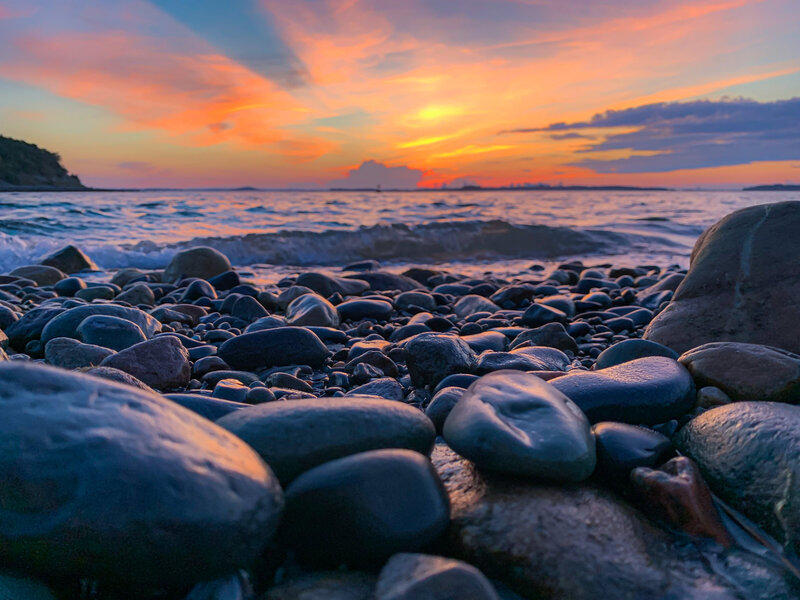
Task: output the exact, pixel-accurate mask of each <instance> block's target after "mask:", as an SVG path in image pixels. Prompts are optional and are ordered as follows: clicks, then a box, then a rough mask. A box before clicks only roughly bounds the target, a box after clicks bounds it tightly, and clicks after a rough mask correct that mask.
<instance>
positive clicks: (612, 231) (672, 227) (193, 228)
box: [0, 190, 800, 280]
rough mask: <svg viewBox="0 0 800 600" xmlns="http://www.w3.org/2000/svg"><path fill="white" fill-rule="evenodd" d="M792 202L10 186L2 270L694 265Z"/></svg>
mask: <svg viewBox="0 0 800 600" xmlns="http://www.w3.org/2000/svg"><path fill="white" fill-rule="evenodd" d="M785 200H800V192H735V191H714V192H711V191H670V192H649V191H647V192H645V191H625V192H608V191H559V190H551V191H447V192H445V191H436V192H428V191H418V192H383V193H374V192H322V191H320V192H294V191H250V190H247V191H244V190H243V191H202V190H180V191H136V192H86V193H84V192H69V193H62V192H0V269H2V271H3V272H8V271H9V270H11V269H13V268H15V267H17V266H20V265H24V264H31V263H34V262H36V261H38V260H39V259H41V258H42V257H43V256H45V255H47V254H48V253H50V252H52V251H53V250H56V249H58V248H60V247H62V246H64V245H66V244H75V245H76V246H78V247H80V248H81V249H82V250H84V251H85V252H86V253H87V254H89V256H90V257H92V258H93V259H94V261H95V262H96V263H97V264H98V265H99V266H100V267H101V268H102V269H117V268H122V267H131V266H132V267H140V268H160V267H163V266H165V265H166V264H167V262H168V261H169V259H170V257H171V256H172V255H173V254H174V253H175V252H177V251H178V250H180V249H182V248H186V247H189V246H193V245H199V244H202V245H208V246H213V247H215V248H218V249H219V250H221V251H222V252H224V253H225V254H226V255H227V256H228V257H229V258H230V259H231V262H232V263H233V264H234V265H238V266H240V267H249V270H250V271H251V273H252V275H253V276H254V277H255V278H256V279H259V280H272V279H274V278H276V277H279V276H281V274H283V273H285V272H287V271H292V270H295V271H296V270H297V269H298V268H303V269H305V268H311V267H320V266H321V267H334V266H343V265H345V264H346V263H349V262H353V261H358V260H363V259H372V258H374V259H377V260H380V261H381V262H382V263H384V264H386V265H387V266H388V267H389V268H396V269H400V268H403V267H404V266H406V265H408V264H409V263H413V264H417V265H423V264H424V265H440V266H443V267H446V268H451V269H455V270H458V271H459V272H462V273H466V274H469V273H474V274H478V273H482V272H485V271H491V272H493V273H497V274H504V275H508V276H512V275H515V274H519V273H523V272H524V271H525V270H527V269H528V268H529V267H530V265H531V264H532V263H533V262H537V263H540V264H548V263H553V262H556V261H563V260H568V259H582V260H584V262H587V264H599V263H604V262H610V263H613V264H626V265H634V264H656V265H660V266H667V265H671V264H678V265H681V266H687V265H688V261H689V255H690V252H691V249H692V245H693V244H694V241H695V239H696V238H697V236H698V235H699V234H700V233H701V232H702V231H703V230H704V229H705V228H706V227H708V226H709V225H711V224H713V223H714V222H715V221H717V220H718V219H720V218H721V217H723V216H724V215H726V214H728V213H730V212H732V211H734V210H736V209H739V208H742V207H745V206H750V205H754V204H762V203H768V202H779V201H785Z"/></svg>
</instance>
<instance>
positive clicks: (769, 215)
mask: <svg viewBox="0 0 800 600" xmlns="http://www.w3.org/2000/svg"><path fill="white" fill-rule="evenodd" d="M797 231H800V202H779V203H775V204H764V205H760V206H751V207H749V208H745V209H742V210H739V211H736V212H734V213H732V214H730V215H728V216H727V217H725V218H724V219H722V220H721V221H719V222H718V223H716V224H715V225H712V226H711V227H710V228H709V229H707V230H706V231H705V232H704V233H703V234H702V235H701V236H700V237H699V238H698V240H697V242H696V243H695V246H694V250H693V251H692V256H691V268H690V269H689V273H688V275H687V276H686V278H685V279H684V280H683V282H682V283H681V284H680V286H679V287H678V289H677V290H676V292H675V296H674V297H673V299H672V301H671V302H670V303H669V305H668V306H667V308H666V309H664V310H663V311H662V312H661V313H660V314H659V315H658V316H657V317H656V318H655V319H653V321H652V322H651V323H650V325H649V326H648V327H647V330H646V331H645V335H644V337H645V338H647V339H650V340H653V341H654V342H658V343H660V344H664V345H665V346H669V347H670V348H672V349H673V350H675V351H676V352H678V353H683V352H686V351H687V350H689V349H691V348H695V347H697V346H700V345H701V344H705V343H707V342H727V341H730V342H746V343H752V344H764V345H769V346H777V347H779V348H783V349H785V350H789V351H790V352H794V353H800V319H798V317H800V308H798V303H797V298H798V297H800V268H798V265H797V259H796V257H797V254H798V253H800V238H798V236H797Z"/></svg>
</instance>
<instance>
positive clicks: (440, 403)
mask: <svg viewBox="0 0 800 600" xmlns="http://www.w3.org/2000/svg"><path fill="white" fill-rule="evenodd" d="M463 394H464V388H460V387H454V386H449V387H445V388H442V389H441V390H438V391H437V392H436V393H435V394H434V396H433V398H431V401H430V404H428V406H427V407H426V408H425V415H426V416H427V417H428V418H429V419H430V420H431V422H432V423H433V426H434V427H436V433H437V434H438V435H442V429H443V428H444V422H445V421H446V420H447V416H448V415H449V414H450V411H451V410H453V407H454V406H455V405H456V404H457V403H458V401H459V400H460V399H461V396H462V395H463Z"/></svg>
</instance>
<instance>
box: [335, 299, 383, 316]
mask: <svg viewBox="0 0 800 600" xmlns="http://www.w3.org/2000/svg"><path fill="white" fill-rule="evenodd" d="M336 311H337V312H338V313H339V319H341V320H342V321H360V320H361V319H375V320H376V321H387V320H388V319H389V318H390V317H391V316H392V313H393V312H394V307H393V306H392V305H391V304H390V303H389V302H386V301H385V300H374V299H369V298H359V299H356V300H346V301H345V302H342V303H341V304H337V305H336Z"/></svg>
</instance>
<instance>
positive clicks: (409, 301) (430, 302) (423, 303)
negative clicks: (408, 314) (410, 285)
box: [394, 291, 436, 311]
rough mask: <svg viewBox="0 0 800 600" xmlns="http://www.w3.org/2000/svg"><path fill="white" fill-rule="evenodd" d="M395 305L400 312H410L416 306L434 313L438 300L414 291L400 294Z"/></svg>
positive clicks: (424, 293) (425, 293)
mask: <svg viewBox="0 0 800 600" xmlns="http://www.w3.org/2000/svg"><path fill="white" fill-rule="evenodd" d="M394 304H395V306H396V307H397V309H398V310H408V309H409V308H411V307H413V306H416V307H418V308H421V309H423V310H427V311H433V310H436V300H435V299H434V297H433V296H431V295H430V294H429V293H427V292H422V291H412V292H403V293H402V294H398V295H397V297H396V298H395V299H394Z"/></svg>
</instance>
